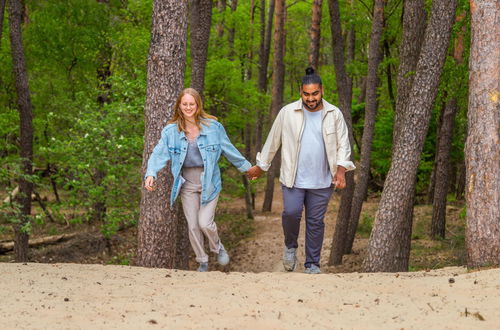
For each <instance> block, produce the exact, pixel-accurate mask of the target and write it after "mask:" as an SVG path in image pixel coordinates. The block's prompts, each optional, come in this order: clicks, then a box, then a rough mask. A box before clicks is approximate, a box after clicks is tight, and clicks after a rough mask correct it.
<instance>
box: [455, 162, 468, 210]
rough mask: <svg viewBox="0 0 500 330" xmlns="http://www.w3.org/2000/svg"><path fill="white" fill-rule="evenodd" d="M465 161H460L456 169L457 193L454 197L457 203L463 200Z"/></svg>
mask: <svg viewBox="0 0 500 330" xmlns="http://www.w3.org/2000/svg"><path fill="white" fill-rule="evenodd" d="M465 174H466V173H465V160H462V161H461V162H460V163H459V165H458V169H457V191H456V193H455V197H456V199H457V201H461V200H463V199H464V195H465Z"/></svg>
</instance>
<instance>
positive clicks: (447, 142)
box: [431, 14, 465, 239]
mask: <svg viewBox="0 0 500 330" xmlns="http://www.w3.org/2000/svg"><path fill="white" fill-rule="evenodd" d="M464 18H465V15H464V14H462V15H459V16H458V17H457V21H458V22H459V21H462V20H463V19H464ZM464 32H465V31H463V30H462V31H461V32H459V33H458V35H457V38H456V40H455V47H454V48H455V49H454V52H453V58H454V61H455V65H457V66H459V65H461V64H462V62H463V52H464V45H463V44H464ZM462 88H463V87H462V86H460V84H457V85H456V86H453V89H454V90H461V89H462ZM450 93H451V94H452V95H453V93H454V91H453V90H451V91H450ZM457 111H458V102H457V98H456V97H452V98H451V99H450V100H449V101H448V102H447V103H446V106H445V108H444V110H443V112H442V114H441V119H440V128H439V136H438V140H437V145H438V147H437V157H436V164H435V166H434V171H433V173H435V174H434V189H432V191H433V193H432V222H431V237H432V238H433V239H436V238H438V237H439V238H445V229H446V197H447V195H448V191H449V186H450V182H451V180H450V173H451V159H450V157H451V155H450V154H451V146H452V140H453V126H454V124H455V115H456V113H457Z"/></svg>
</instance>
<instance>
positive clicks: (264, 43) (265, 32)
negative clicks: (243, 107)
mask: <svg viewBox="0 0 500 330" xmlns="http://www.w3.org/2000/svg"><path fill="white" fill-rule="evenodd" d="M274 4H275V0H270V1H269V13H268V17H267V24H266V23H265V19H266V17H265V5H266V1H265V0H261V1H260V5H261V9H260V10H261V12H260V24H261V31H260V48H259V78H258V86H257V87H258V89H259V91H261V92H262V93H265V92H266V91H267V66H268V64H269V52H270V49H271V32H272V27H273V17H274ZM263 122H264V114H263V111H262V109H260V108H259V109H257V122H256V124H255V147H256V149H257V150H260V149H261V147H262V130H263Z"/></svg>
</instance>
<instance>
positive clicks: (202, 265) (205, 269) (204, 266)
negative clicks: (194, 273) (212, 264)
mask: <svg viewBox="0 0 500 330" xmlns="http://www.w3.org/2000/svg"><path fill="white" fill-rule="evenodd" d="M198 271H199V272H208V262H200V266H199V267H198Z"/></svg>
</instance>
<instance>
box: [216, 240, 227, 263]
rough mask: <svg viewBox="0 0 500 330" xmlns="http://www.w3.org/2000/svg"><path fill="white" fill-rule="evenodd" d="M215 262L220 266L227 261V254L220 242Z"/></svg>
mask: <svg viewBox="0 0 500 330" xmlns="http://www.w3.org/2000/svg"><path fill="white" fill-rule="evenodd" d="M217 262H218V263H219V265H221V266H225V265H227V264H228V263H229V254H227V251H226V249H224V246H223V245H222V244H221V245H220V249H219V253H218V254H217Z"/></svg>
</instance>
